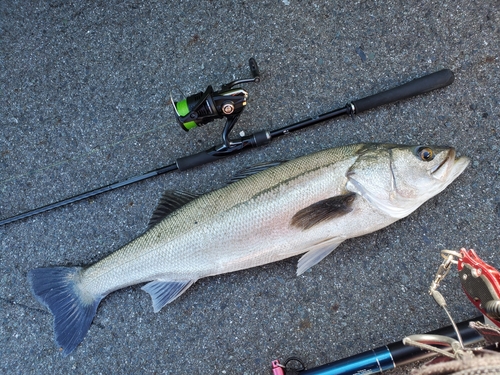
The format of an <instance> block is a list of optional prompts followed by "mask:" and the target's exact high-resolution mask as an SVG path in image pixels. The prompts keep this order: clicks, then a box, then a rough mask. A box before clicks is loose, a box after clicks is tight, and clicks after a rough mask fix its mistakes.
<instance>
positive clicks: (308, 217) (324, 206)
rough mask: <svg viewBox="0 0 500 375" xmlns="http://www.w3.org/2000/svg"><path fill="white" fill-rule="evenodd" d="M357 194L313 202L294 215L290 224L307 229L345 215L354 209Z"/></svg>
mask: <svg viewBox="0 0 500 375" xmlns="http://www.w3.org/2000/svg"><path fill="white" fill-rule="evenodd" d="M355 196H356V193H348V194H344V195H337V196H335V197H331V198H327V199H323V200H321V201H319V202H316V203H313V204H311V205H310V206H307V207H306V208H303V209H302V210H300V211H298V212H297V213H296V214H295V215H293V217H292V221H291V222H290V224H291V225H292V226H294V227H297V228H300V229H303V230H305V229H309V228H312V227H313V226H315V225H316V224H319V223H322V222H324V221H327V220H331V219H335V218H337V217H340V216H343V215H345V214H347V213H349V212H351V211H352V208H351V206H352V202H354V199H355V198H356V197H355Z"/></svg>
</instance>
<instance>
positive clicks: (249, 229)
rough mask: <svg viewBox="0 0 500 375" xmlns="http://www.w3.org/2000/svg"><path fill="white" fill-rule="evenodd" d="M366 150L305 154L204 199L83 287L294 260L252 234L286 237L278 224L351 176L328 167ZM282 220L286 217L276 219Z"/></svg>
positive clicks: (92, 273) (98, 290)
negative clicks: (255, 240) (254, 240)
mask: <svg viewBox="0 0 500 375" xmlns="http://www.w3.org/2000/svg"><path fill="white" fill-rule="evenodd" d="M359 147H360V146H359V145H356V146H349V147H343V148H336V149H328V150H324V151H322V152H319V153H316V154H314V157H311V156H310V155H309V156H305V157H301V158H298V159H295V160H293V161H292V162H289V163H284V164H282V165H279V166H278V167H275V168H272V169H268V170H265V171H263V172H261V173H259V174H255V175H252V176H249V177H247V178H245V179H243V180H240V181H237V182H235V183H233V184H231V185H228V186H226V187H224V188H222V189H219V190H215V191H213V192H210V193H208V194H205V195H202V196H200V197H199V198H198V199H196V200H194V201H192V202H190V203H188V204H186V205H185V206H183V207H181V208H180V209H179V210H177V211H174V212H173V213H172V214H170V215H169V216H167V217H166V218H165V219H164V220H162V222H160V223H159V224H158V225H156V226H155V227H153V228H152V229H151V230H150V231H148V232H146V233H144V234H143V235H142V236H140V237H138V238H137V239H135V240H134V241H132V242H131V243H129V244H128V245H126V246H125V247H124V248H122V249H121V250H119V251H117V252H115V253H113V254H111V255H110V256H109V257H107V258H105V259H103V260H102V261H100V262H98V263H97V264H95V265H93V266H91V267H90V268H89V269H87V270H85V271H84V273H83V275H82V278H83V283H84V289H87V290H89V291H92V292H91V293H93V294H103V293H106V294H107V293H109V292H111V291H113V290H116V289H120V288H123V287H125V286H128V285H134V284H137V283H140V282H145V281H149V280H153V279H155V278H156V277H158V276H164V277H165V276H166V275H168V276H167V278H169V279H171V280H186V279H191V278H193V277H194V278H200V277H206V276H211V275H216V274H220V273H225V272H231V271H236V270H239V269H241V268H242V266H241V265H239V266H237V265H236V264H235V263H234V262H235V260H234V258H240V257H242V254H246V256H245V257H244V259H243V261H242V262H238V264H241V263H245V262H248V264H249V266H246V267H245V268H249V267H254V266H257V265H262V264H266V263H271V262H274V261H277V260H280V259H283V258H286V257H289V256H290V255H287V253H286V252H285V253H282V254H279V255H273V252H272V250H270V249H269V248H268V249H266V250H267V251H263V249H261V248H260V247H262V246H259V248H258V249H255V246H254V248H250V249H249V243H248V241H249V237H250V238H251V237H254V236H256V235H258V236H259V238H262V237H264V238H266V239H269V238H275V237H277V236H278V237H280V236H283V235H285V234H286V233H283V230H281V229H280V230H278V229H277V228H283V227H285V228H286V227H287V224H288V221H289V220H290V219H291V217H292V216H293V213H295V212H297V211H298V210H299V209H301V208H303V207H305V206H307V205H308V204H310V203H311V202H316V201H318V200H321V199H324V198H326V197H328V196H332V195H336V194H340V193H341V192H343V190H345V180H344V179H337V180H336V181H332V178H331V177H328V176H329V175H334V176H336V175H338V173H335V171H331V173H330V174H328V173H325V172H324V171H322V169H324V168H334V169H335V168H337V169H340V170H346V169H347V168H348V167H349V166H350V165H352V163H353V161H354V159H355V157H354V156H353V155H355V153H356V150H357V149H359ZM341 161H343V163H339V162H341ZM332 166H333V167H332ZM263 203H266V204H263ZM280 217H281V218H284V219H285V220H282V222H277V220H278V218H280ZM283 221H284V222H283ZM295 232H298V231H297V230H295ZM269 236H271V237H269ZM307 237H309V235H308V236H307ZM280 242H282V241H280ZM251 244H252V245H255V244H254V243H251ZM295 248H297V251H298V252H297V251H296V252H294V253H293V254H292V256H293V255H297V254H300V252H301V251H300V250H302V248H301V247H300V246H297V243H295ZM283 251H284V250H283ZM257 255H259V256H257ZM233 264H234V265H233ZM231 265H233V266H232V267H231ZM214 266H215V267H214Z"/></svg>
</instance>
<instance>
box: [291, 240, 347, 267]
mask: <svg viewBox="0 0 500 375" xmlns="http://www.w3.org/2000/svg"><path fill="white" fill-rule="evenodd" d="M341 243H342V240H340V239H337V238H335V239H332V240H329V241H325V242H322V243H320V244H318V245H316V246H314V247H313V248H311V249H310V250H309V251H308V252H307V253H305V254H304V255H302V257H301V258H300V259H299V263H298V264H297V276H300V275H302V274H303V273H304V272H306V271H307V270H308V269H309V268H311V267H312V266H314V265H316V264H318V263H319V262H321V261H322V260H323V259H325V258H326V257H327V256H328V254H330V253H331V252H332V251H333V250H335V249H336V248H337V246H339V245H340V244H341Z"/></svg>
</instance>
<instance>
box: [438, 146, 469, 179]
mask: <svg viewBox="0 0 500 375" xmlns="http://www.w3.org/2000/svg"><path fill="white" fill-rule="evenodd" d="M455 157H456V151H455V149H454V148H453V147H452V148H450V150H449V151H448V155H447V156H446V158H445V159H444V160H443V161H442V162H441V163H440V164H438V165H436V166H435V167H434V168H432V170H431V171H430V174H431V175H432V177H434V178H436V179H438V180H448V179H450V180H451V181H453V180H454V179H455V178H456V177H458V176H459V175H460V174H461V173H462V172H463V171H464V169H465V168H466V167H467V166H468V165H469V162H470V160H469V158H467V157H465V156H462V157H460V158H458V159H456V158H455Z"/></svg>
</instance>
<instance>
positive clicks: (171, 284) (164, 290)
mask: <svg viewBox="0 0 500 375" xmlns="http://www.w3.org/2000/svg"><path fill="white" fill-rule="evenodd" d="M195 281H196V280H188V281H166V280H155V281H151V282H149V283H147V284H146V285H144V286H143V287H142V288H141V289H142V290H144V291H146V292H148V293H149V295H150V296H151V299H152V300H153V310H154V312H155V313H157V312H158V311H160V310H161V308H162V307H163V306H165V305H166V304H168V303H170V302H172V301H173V300H175V299H176V298H177V297H179V296H180V295H181V294H182V293H184V292H185V291H186V290H188V288H189V287H190V286H191V285H193V284H194V282H195Z"/></svg>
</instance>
